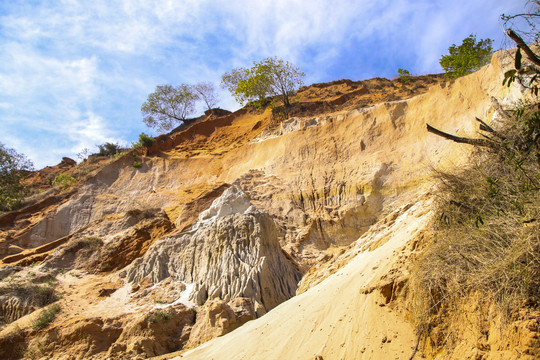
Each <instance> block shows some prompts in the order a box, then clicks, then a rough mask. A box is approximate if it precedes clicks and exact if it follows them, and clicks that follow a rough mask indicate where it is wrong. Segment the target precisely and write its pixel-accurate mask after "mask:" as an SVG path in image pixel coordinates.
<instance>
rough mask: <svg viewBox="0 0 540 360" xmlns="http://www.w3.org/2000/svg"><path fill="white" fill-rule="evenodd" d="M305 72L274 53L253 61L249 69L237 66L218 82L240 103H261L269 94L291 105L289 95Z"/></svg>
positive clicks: (299, 82) (300, 81)
mask: <svg viewBox="0 0 540 360" xmlns="http://www.w3.org/2000/svg"><path fill="white" fill-rule="evenodd" d="M304 77H305V74H304V73H303V72H301V71H300V69H298V68H297V67H296V66H294V65H293V64H291V63H289V62H288V61H283V60H281V59H278V58H277V57H273V58H272V57H270V58H266V59H264V60H261V61H259V62H254V63H253V66H252V67H251V68H249V69H246V68H236V69H233V70H232V71H231V72H228V73H225V74H224V75H223V77H222V80H221V86H222V87H223V88H224V89H227V90H229V92H230V93H231V94H232V96H234V98H235V99H236V101H238V103H240V104H244V103H245V102H257V103H259V104H261V103H264V102H265V100H266V99H267V98H269V97H272V96H281V99H282V100H283V104H284V105H285V106H286V107H288V106H290V100H289V98H290V97H291V96H292V95H294V93H295V92H296V90H297V89H298V87H300V86H302V84H303V78H304Z"/></svg>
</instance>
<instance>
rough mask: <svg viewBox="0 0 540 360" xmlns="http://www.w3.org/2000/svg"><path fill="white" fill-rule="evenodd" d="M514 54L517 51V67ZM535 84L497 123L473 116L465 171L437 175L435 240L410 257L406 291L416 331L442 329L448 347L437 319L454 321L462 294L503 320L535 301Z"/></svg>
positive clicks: (539, 126)
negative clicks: (476, 124)
mask: <svg viewBox="0 0 540 360" xmlns="http://www.w3.org/2000/svg"><path fill="white" fill-rule="evenodd" d="M528 50H530V49H528ZM520 56H521V54H520V53H519V51H518V52H517V53H516V62H515V63H516V68H519V67H520V66H521V61H520V60H521V59H518V57H520ZM514 75H516V76H518V77H519V76H522V75H520V74H519V73H517V72H516V73H514ZM507 80H508V77H507V78H506V79H505V82H506V81H507ZM520 80H522V81H524V79H520ZM535 81H537V80H535ZM535 86H536V84H532V86H529V87H528V88H529V90H532V91H530V92H528V93H529V94H531V93H532V96H531V97H529V98H528V99H529V100H522V102H521V104H520V105H519V106H517V107H514V108H512V109H503V108H502V107H501V106H500V105H498V104H497V105H496V106H497V107H498V108H497V110H498V113H499V114H501V118H500V119H499V126H497V127H495V128H494V127H491V126H489V125H488V124H486V123H485V122H483V121H481V120H480V119H478V120H479V121H480V122H481V124H482V125H481V126H480V129H481V130H482V131H483V132H484V133H483V138H482V139H475V140H476V141H475V143H476V144H477V145H476V149H475V154H474V156H473V158H472V161H473V163H472V165H471V167H470V168H468V169H465V170H462V171H458V172H455V173H441V174H440V179H441V184H442V189H441V192H440V200H439V203H438V210H437V222H436V225H435V227H434V237H433V240H432V242H431V243H430V244H428V246H427V247H426V249H425V251H424V252H423V253H422V254H421V255H420V256H419V258H418V259H417V261H416V265H415V267H414V268H413V271H412V273H411V278H410V279H411V280H410V288H411V289H412V291H411V299H412V304H413V308H414V309H415V311H414V312H415V313H416V316H417V317H416V319H417V320H418V326H419V329H420V330H421V331H422V332H424V334H425V335H427V334H429V332H430V331H431V329H433V328H434V327H437V326H439V325H442V326H443V327H444V326H446V329H445V330H443V333H444V336H443V337H440V338H441V339H442V338H444V340H439V341H442V342H446V345H448V343H449V342H451V341H453V340H455V341H457V340H456V339H459V334H458V332H459V329H458V330H456V329H453V328H452V326H448V323H447V322H446V323H445V321H444V320H443V318H444V317H446V316H456V318H457V315H458V314H457V313H456V311H457V310H456V309H459V306H460V304H462V303H463V301H462V299H464V298H468V299H472V298H475V297H476V298H477V299H479V300H478V301H479V305H478V306H480V307H482V306H485V307H486V308H488V307H490V306H492V305H495V309H496V310H495V311H496V313H497V314H498V315H500V318H501V319H510V318H511V317H512V312H511V311H510V309H516V308H520V307H522V306H523V305H524V304H528V305H529V306H533V307H534V306H538V305H540V102H539V99H538V97H537V92H535V91H534V89H535ZM461 140H463V138H461ZM480 140H481V141H480ZM456 141H457V140H456ZM469 143H473V142H469ZM444 324H446V325H444ZM436 342H437V341H436ZM436 345H437V346H443V345H445V344H442V343H438V344H436Z"/></svg>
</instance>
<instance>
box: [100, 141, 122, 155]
mask: <svg viewBox="0 0 540 360" xmlns="http://www.w3.org/2000/svg"><path fill="white" fill-rule="evenodd" d="M98 148H99V155H102V156H114V155H116V154H117V153H118V152H120V150H121V149H120V146H119V145H118V144H113V143H110V142H106V143H105V144H101V145H98Z"/></svg>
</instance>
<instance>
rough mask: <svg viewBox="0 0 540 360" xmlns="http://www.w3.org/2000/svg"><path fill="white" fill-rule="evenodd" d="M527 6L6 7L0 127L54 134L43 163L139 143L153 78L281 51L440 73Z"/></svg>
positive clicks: (205, 74)
mask: <svg viewBox="0 0 540 360" xmlns="http://www.w3.org/2000/svg"><path fill="white" fill-rule="evenodd" d="M521 6H522V1H521V0H519V1H518V0H511V1H502V0H499V1H492V2H490V4H489V6H487V5H486V2H485V1H482V0H456V1H453V2H448V1H445V0H435V1H431V0H409V1H406V0H394V1H390V0H381V1H371V0H342V1H338V2H336V1H330V0H310V1H307V0H274V1H262V0H259V1H253V0H238V1H228V0H182V1H178V0H141V1H132V0H119V1H109V0H94V1H91V2H90V1H83V0H61V1H55V2H39V3H36V4H24V3H23V2H21V3H19V2H13V3H10V4H9V6H7V5H6V6H3V5H0V47H1V48H2V51H1V52H0V63H1V64H2V67H0V84H1V86H0V101H1V102H0V121H1V122H0V131H2V132H4V133H9V134H11V135H10V136H11V138H12V139H15V137H16V138H17V141H18V142H17V144H22V143H24V141H23V136H24V135H22V134H24V132H25V131H26V132H27V133H37V132H39V131H41V132H45V133H47V134H48V136H50V137H54V136H56V135H54V134H58V135H57V136H58V139H57V140H56V141H52V140H51V141H49V142H48V143H47V145H48V146H51V147H53V148H54V149H51V151H49V152H46V151H34V150H32V151H31V152H32V154H33V155H35V156H36V162H37V163H40V164H44V163H50V164H52V163H56V162H58V161H56V160H55V161H52V162H51V156H49V155H47V156H45V155H43V154H45V153H46V154H51V153H54V154H59V152H60V151H68V152H73V151H78V150H80V148H82V147H90V146H93V145H95V144H96V143H103V142H106V141H111V142H116V141H120V142H122V141H124V142H126V141H129V140H134V139H129V136H133V134H131V133H133V132H134V133H139V132H140V130H141V129H142V123H141V121H140V120H141V119H140V113H139V107H140V104H141V103H142V102H143V101H144V100H145V97H146V95H147V94H148V93H149V92H151V91H153V89H154V88H155V86H156V85H158V84H162V83H175V84H177V83H182V82H187V83H194V82H198V81H212V82H214V83H216V85H217V84H218V83H219V80H220V76H221V74H223V73H224V72H225V71H228V70H230V69H231V68H233V67H238V66H249V65H250V64H251V62H252V61H254V60H259V59H261V58H264V57H267V56H275V55H277V56H279V57H282V58H284V59H286V60H289V61H292V62H293V63H296V64H297V65H299V66H300V68H301V69H302V70H304V71H305V72H306V73H307V75H308V76H307V78H308V81H323V80H324V81H326V80H332V79H336V78H342V77H353V78H354V76H357V77H358V76H364V77H365V76H369V75H371V74H373V73H375V74H376V75H384V73H383V74H380V73H377V72H379V71H383V72H388V71H389V70H388V67H389V66H390V67H395V68H396V69H397V66H396V64H400V63H408V64H409V66H412V67H415V68H416V69H412V68H411V69H410V70H412V71H413V72H433V71H437V70H438V69H439V68H438V59H439V57H440V55H441V54H442V53H443V52H444V51H445V50H446V49H447V48H448V46H449V45H450V44H451V43H455V42H457V41H460V40H461V39H463V38H464V37H465V36H467V35H468V34H469V33H471V32H475V31H474V30H475V29H478V31H476V32H478V36H479V37H487V36H493V35H492V34H493V33H494V32H497V31H498V29H497V25H496V20H497V16H498V15H499V14H500V13H502V12H512V11H514V10H516V9H520V8H521ZM3 9H4V10H3ZM2 11H4V12H2ZM488 29H489V33H485V34H484V33H482V32H483V31H486V32H488ZM362 66H365V67H366V68H365V69H363V68H361V67H362ZM385 66H386V67H385ZM336 67H339V68H340V69H343V70H342V72H341V73H336V72H334V70H333V69H335V68H336ZM359 67H360V68H359ZM348 71H349V72H348ZM351 74H354V75H351ZM222 99H223V101H222V103H221V104H220V105H221V106H222V107H225V108H234V107H235V106H234V104H233V103H232V99H231V98H230V96H227V95H226V94H224V95H223V96H222ZM22 129H26V130H22ZM118 134H122V136H119V135H118ZM4 138H5V136H4ZM12 144H15V141H14V140H13V141H12ZM33 146H35V147H39V146H44V145H42V144H40V143H35V144H34V145H33ZM25 148H26V149H28V146H25ZM29 153H30V151H29ZM29 156H30V155H29ZM38 159H39V160H38Z"/></svg>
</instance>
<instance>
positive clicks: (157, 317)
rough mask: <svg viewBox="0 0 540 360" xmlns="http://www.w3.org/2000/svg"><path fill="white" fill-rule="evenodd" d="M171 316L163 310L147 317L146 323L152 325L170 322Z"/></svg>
mask: <svg viewBox="0 0 540 360" xmlns="http://www.w3.org/2000/svg"><path fill="white" fill-rule="evenodd" d="M171 317H172V315H171V314H170V313H168V312H166V311H163V310H157V311H155V312H153V313H152V314H150V316H148V321H149V322H150V323H152V324H157V323H161V322H165V321H168V320H170V319H171Z"/></svg>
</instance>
